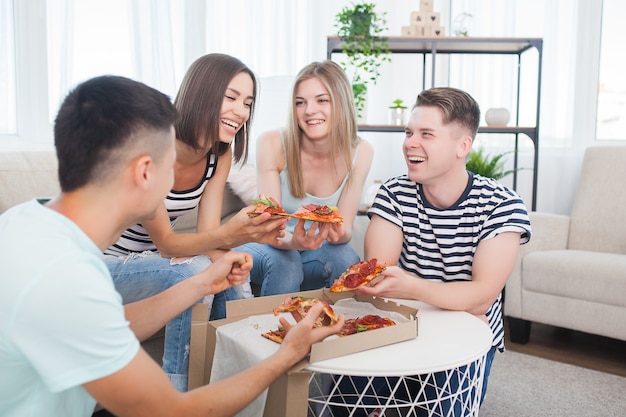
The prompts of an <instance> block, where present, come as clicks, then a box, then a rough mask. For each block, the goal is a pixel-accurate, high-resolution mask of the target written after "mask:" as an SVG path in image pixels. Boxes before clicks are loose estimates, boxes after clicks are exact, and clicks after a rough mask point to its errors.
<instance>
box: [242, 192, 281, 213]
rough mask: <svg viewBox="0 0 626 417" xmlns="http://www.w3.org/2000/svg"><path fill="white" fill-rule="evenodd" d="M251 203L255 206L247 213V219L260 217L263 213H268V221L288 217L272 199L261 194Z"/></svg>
mask: <svg viewBox="0 0 626 417" xmlns="http://www.w3.org/2000/svg"><path fill="white" fill-rule="evenodd" d="M252 203H253V204H255V207H254V210H252V211H251V212H249V213H248V216H249V217H256V216H260V215H261V214H263V213H269V214H270V219H277V218H280V217H290V215H289V213H287V212H286V211H285V209H284V208H283V207H282V206H281V205H280V203H279V202H278V201H277V200H276V199H275V198H274V197H270V196H267V195H265V194H261V195H259V197H258V198H255V199H254V200H252Z"/></svg>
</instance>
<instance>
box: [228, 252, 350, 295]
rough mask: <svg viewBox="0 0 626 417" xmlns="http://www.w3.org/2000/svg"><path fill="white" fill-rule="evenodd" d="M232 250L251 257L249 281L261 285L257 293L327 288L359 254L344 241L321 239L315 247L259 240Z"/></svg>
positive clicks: (284, 292)
mask: <svg viewBox="0 0 626 417" xmlns="http://www.w3.org/2000/svg"><path fill="white" fill-rule="evenodd" d="M234 250H238V251H243V252H247V253H249V254H251V255H252V256H253V262H254V263H253V266H252V271H250V280H251V281H252V282H253V283H255V284H257V285H260V286H261V292H260V295H261V296H265V295H275V294H288V293H292V292H298V291H301V290H302V291H306V290H314V289H319V288H324V287H330V286H331V284H332V283H333V282H334V281H335V279H337V278H338V277H339V275H341V274H342V273H343V272H344V271H345V270H346V269H348V267H350V265H353V264H355V263H357V262H359V255H357V253H356V251H355V250H354V249H353V248H352V247H351V246H350V245H349V244H347V243H345V244H341V245H333V244H330V243H328V242H324V244H323V245H322V247H321V248H319V249H316V250H305V251H297V250H283V249H276V248H274V247H273V246H270V245H264V244H260V243H247V244H245V245H242V246H239V247H238V248H235V249H234Z"/></svg>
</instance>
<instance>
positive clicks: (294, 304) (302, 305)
mask: <svg viewBox="0 0 626 417" xmlns="http://www.w3.org/2000/svg"><path fill="white" fill-rule="evenodd" d="M317 303H321V304H322V305H323V307H324V309H323V310H322V313H321V314H320V315H319V317H318V318H317V319H316V320H315V323H313V327H321V326H331V325H333V324H335V323H337V315H336V314H335V311H334V310H333V308H332V307H331V306H330V304H328V302H327V301H324V300H319V299H317V298H310V297H301V296H293V297H288V298H286V299H285V301H283V302H282V303H281V304H280V305H279V306H278V307H276V308H275V309H274V315H275V316H277V315H278V314H279V313H291V315H292V316H293V318H294V319H296V321H300V320H302V319H303V318H304V316H306V314H307V313H308V312H309V310H310V309H311V307H313V306H314V305H315V304H317Z"/></svg>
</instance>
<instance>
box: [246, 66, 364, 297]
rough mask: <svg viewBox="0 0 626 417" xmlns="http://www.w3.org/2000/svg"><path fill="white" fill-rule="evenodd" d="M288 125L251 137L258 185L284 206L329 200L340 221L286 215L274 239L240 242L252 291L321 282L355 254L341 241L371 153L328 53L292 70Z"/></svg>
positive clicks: (346, 88)
mask: <svg viewBox="0 0 626 417" xmlns="http://www.w3.org/2000/svg"><path fill="white" fill-rule="evenodd" d="M288 120H289V121H288V125H287V126H286V127H285V128H283V129H279V130H275V131H270V132H267V133H265V134H263V135H261V136H260V137H259V139H258V143H257V153H256V154H257V161H256V162H257V176H258V190H259V193H262V194H266V195H270V196H273V197H275V198H276V199H277V200H278V201H280V202H281V204H282V206H283V207H284V208H285V209H286V210H287V211H288V212H293V211H295V210H297V209H298V208H300V207H301V206H302V205H304V204H309V203H313V204H317V205H327V206H337V207H338V208H339V213H340V214H341V215H342V217H343V219H344V222H343V223H342V224H329V223H315V222H313V223H312V222H305V221H302V220H298V221H296V220H295V219H292V220H290V221H289V222H288V223H287V229H286V231H287V233H286V234H285V237H284V238H282V239H280V242H279V243H277V244H258V243H248V244H246V245H243V246H241V247H239V248H238V250H242V251H246V252H248V253H250V254H252V255H253V257H254V266H253V269H252V271H251V275H250V278H251V281H252V282H253V283H255V284H257V285H260V286H261V292H260V294H261V295H262V296H263V295H272V294H284V293H290V292H295V291H300V290H301V289H302V290H308V289H317V288H322V287H328V286H330V284H332V282H333V281H334V280H335V279H336V278H337V277H338V276H339V275H340V274H341V273H342V272H343V271H345V270H346V269H347V268H348V267H349V266H350V265H352V264H354V263H356V262H358V261H359V256H358V255H357V253H356V252H355V251H354V249H353V248H352V247H351V246H350V245H349V244H348V242H349V241H350V238H351V236H352V225H353V223H354V219H355V217H356V214H357V209H358V206H359V202H360V200H361V192H362V190H363V184H364V182H365V179H366V178H367V175H368V173H369V170H370V166H371V163H372V158H373V148H372V146H371V144H369V143H367V142H365V141H364V140H361V139H360V138H359V137H358V135H357V122H356V113H355V109H354V99H353V95H352V87H351V85H350V81H349V80H348V78H347V76H346V74H345V72H344V71H343V70H342V69H341V67H340V66H339V65H338V64H336V63H335V62H333V61H329V60H328V61H323V62H313V63H311V64H309V65H307V66H306V67H304V68H303V69H302V70H301V71H300V73H299V74H298V75H297V77H296V80H295V83H294V87H293V92H292V101H291V106H290V110H289V118H288Z"/></svg>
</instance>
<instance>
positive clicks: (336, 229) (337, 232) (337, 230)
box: [326, 223, 346, 243]
mask: <svg viewBox="0 0 626 417" xmlns="http://www.w3.org/2000/svg"><path fill="white" fill-rule="evenodd" d="M326 224H328V225H329V226H330V229H329V231H328V237H327V238H326V240H327V241H329V242H331V243H335V242H339V239H341V238H342V237H343V236H344V235H345V234H346V229H345V228H344V227H343V223H326Z"/></svg>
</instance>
